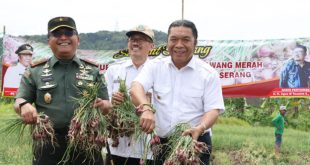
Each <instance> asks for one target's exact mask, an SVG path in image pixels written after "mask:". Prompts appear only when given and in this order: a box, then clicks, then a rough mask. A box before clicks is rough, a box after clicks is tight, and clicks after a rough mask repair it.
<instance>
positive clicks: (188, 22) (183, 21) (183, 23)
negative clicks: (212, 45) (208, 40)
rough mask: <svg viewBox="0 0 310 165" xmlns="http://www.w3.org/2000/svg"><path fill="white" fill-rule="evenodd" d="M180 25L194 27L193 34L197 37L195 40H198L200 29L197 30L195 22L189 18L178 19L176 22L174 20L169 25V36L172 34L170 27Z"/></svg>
mask: <svg viewBox="0 0 310 165" xmlns="http://www.w3.org/2000/svg"><path fill="white" fill-rule="evenodd" d="M179 26H184V27H188V28H190V29H192V32H193V36H194V38H195V40H197V38H198V31H197V28H196V26H195V24H194V23H193V22H191V21H189V20H184V19H183V20H176V21H174V22H172V23H171V24H170V26H169V29H168V36H169V34H170V29H171V28H173V27H179Z"/></svg>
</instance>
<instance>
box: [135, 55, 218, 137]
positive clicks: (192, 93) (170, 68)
mask: <svg viewBox="0 0 310 165" xmlns="http://www.w3.org/2000/svg"><path fill="white" fill-rule="evenodd" d="M134 81H137V82H139V83H140V84H142V86H143V87H144V90H145V91H148V90H149V89H153V91H154V96H153V98H154V100H153V103H154V107H155V109H156V110H157V111H156V113H155V125H156V127H155V128H156V132H157V135H159V136H160V137H168V136H169V135H170V133H171V131H173V129H174V127H175V126H176V125H177V124H179V123H181V122H189V123H190V124H191V125H192V126H196V125H198V124H200V122H201V118H202V116H203V115H204V114H205V112H208V111H210V110H212V109H220V111H221V112H223V111H224V101H223V95H222V88H221V81H220V78H219V75H218V73H217V71H216V70H215V69H214V68H212V67H211V66H210V65H209V64H207V63H206V62H204V61H202V60H200V59H198V58H196V57H193V58H192V59H191V61H190V62H189V63H188V64H187V65H186V66H185V67H183V68H181V69H180V70H179V69H177V68H176V66H175V65H174V64H173V62H172V60H171V57H167V58H163V59H154V60H152V61H151V62H150V63H149V64H148V65H146V66H145V67H144V68H143V69H142V71H141V73H140V74H139V75H138V76H137V78H136V79H135V80H134Z"/></svg>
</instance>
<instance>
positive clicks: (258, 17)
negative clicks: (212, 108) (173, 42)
mask: <svg viewBox="0 0 310 165" xmlns="http://www.w3.org/2000/svg"><path fill="white" fill-rule="evenodd" d="M181 4H182V0H88V1H87V0H51V1H46V0H3V1H1V4H0V26H1V27H3V25H5V26H6V33H7V34H11V35H33V34H46V33H47V22H48V20H49V19H51V18H53V17H56V16H63V15H64V16H71V17H72V18H74V19H75V21H76V24H77V28H78V31H79V32H80V33H86V32H97V31H100V30H109V31H121V30H128V29H129V28H131V27H133V26H135V25H137V24H146V25H149V26H150V27H152V28H153V29H156V30H160V31H163V32H167V29H168V26H169V24H170V23H171V22H172V21H174V20H176V19H181V18H182V8H181V7H182V5H181ZM184 18H185V19H189V20H191V21H193V22H194V23H195V24H196V26H197V28H198V35H199V37H198V39H215V40H221V39H225V40H228V39H236V40H238V39H240V40H244V39H280V38H281V39H282V38H304V37H310V0H184ZM1 29H2V28H1ZM1 31H2V30H1Z"/></svg>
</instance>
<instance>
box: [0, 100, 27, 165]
mask: <svg viewBox="0 0 310 165" xmlns="http://www.w3.org/2000/svg"><path fill="white" fill-rule="evenodd" d="M12 117H16V114H15V112H14V110H13V106H12V104H1V103H0V128H2V127H3V126H4V124H5V120H6V119H8V118H12ZM31 153H32V148H31V144H30V139H24V140H22V141H18V137H17V136H16V134H11V135H5V134H3V133H2V132H0V164H1V165H2V164H3V165H16V164H18V165H29V164H31V162H32V161H31V160H32V154H31Z"/></svg>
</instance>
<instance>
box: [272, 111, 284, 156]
mask: <svg viewBox="0 0 310 165" xmlns="http://www.w3.org/2000/svg"><path fill="white" fill-rule="evenodd" d="M285 113H286V106H283V105H281V106H280V112H279V113H278V115H277V116H276V117H275V118H273V119H272V123H273V125H274V127H275V131H274V133H275V139H276V141H275V146H274V150H275V155H276V156H277V157H278V156H279V154H280V147H281V144H282V135H283V131H284V122H285V120H284V116H285Z"/></svg>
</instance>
